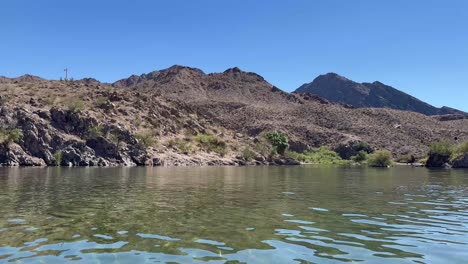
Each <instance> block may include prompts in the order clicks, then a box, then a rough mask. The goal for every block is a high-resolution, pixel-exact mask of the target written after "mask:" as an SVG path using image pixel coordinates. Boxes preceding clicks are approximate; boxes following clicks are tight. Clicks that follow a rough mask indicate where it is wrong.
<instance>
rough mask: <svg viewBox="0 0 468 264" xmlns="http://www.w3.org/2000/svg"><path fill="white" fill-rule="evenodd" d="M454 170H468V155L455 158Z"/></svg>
mask: <svg viewBox="0 0 468 264" xmlns="http://www.w3.org/2000/svg"><path fill="white" fill-rule="evenodd" d="M452 167H453V168H468V153H466V154H464V155H462V156H459V157H458V158H455V159H454V160H453V163H452Z"/></svg>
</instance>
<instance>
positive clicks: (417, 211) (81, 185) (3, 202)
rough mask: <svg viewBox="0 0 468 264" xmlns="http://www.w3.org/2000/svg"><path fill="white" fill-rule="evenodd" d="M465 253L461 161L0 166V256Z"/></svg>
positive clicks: (228, 258) (252, 258) (466, 201)
mask: <svg viewBox="0 0 468 264" xmlns="http://www.w3.org/2000/svg"><path fill="white" fill-rule="evenodd" d="M467 259H468V171H466V170H433V171H430V170H426V169H423V168H410V167H398V168H392V169H371V168H345V167H314V166H302V167H245V168H236V167H210V168H42V169H39V168H0V262H2V261H3V262H18V263H40V262H43V263H63V262H66V261H70V262H73V263H155V262H158V261H160V262H171V261H172V262H179V263H191V262H197V261H199V262H203V263H206V262H208V263H225V262H228V263H238V262H247V263H294V262H297V263H309V262H313V263H328V262H330V263H335V262H341V261H343V262H349V261H356V262H359V261H368V262H379V263H396V262H397V263H405V262H408V263H415V262H421V263H447V262H449V263H465V262H464V261H466V260H467Z"/></svg>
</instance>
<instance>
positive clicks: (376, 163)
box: [367, 150, 392, 167]
mask: <svg viewBox="0 0 468 264" xmlns="http://www.w3.org/2000/svg"><path fill="white" fill-rule="evenodd" d="M367 164H368V165H369V166H371V167H388V166H390V165H392V153H390V151H388V150H378V151H376V152H374V153H372V154H370V155H369V157H368V159H367Z"/></svg>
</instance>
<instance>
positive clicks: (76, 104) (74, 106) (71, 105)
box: [67, 98, 85, 113]
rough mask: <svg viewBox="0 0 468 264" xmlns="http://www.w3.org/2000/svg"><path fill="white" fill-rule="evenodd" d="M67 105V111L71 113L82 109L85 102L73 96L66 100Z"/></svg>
mask: <svg viewBox="0 0 468 264" xmlns="http://www.w3.org/2000/svg"><path fill="white" fill-rule="evenodd" d="M67 107H68V111H70V112H73V113H79V112H81V111H83V110H84V107H85V104H84V102H83V100H81V99H78V98H75V99H72V100H71V101H70V102H68V104H67Z"/></svg>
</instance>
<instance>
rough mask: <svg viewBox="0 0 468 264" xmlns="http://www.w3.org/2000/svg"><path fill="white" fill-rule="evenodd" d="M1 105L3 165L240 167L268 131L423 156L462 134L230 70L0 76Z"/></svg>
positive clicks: (456, 123)
mask: <svg viewBox="0 0 468 264" xmlns="http://www.w3.org/2000/svg"><path fill="white" fill-rule="evenodd" d="M0 104H1V107H0V127H1V128H2V139H3V141H4V142H6V141H8V140H7V139H8V138H13V137H14V133H15V132H17V130H19V131H20V132H21V133H22V134H23V137H22V138H21V139H20V140H18V141H16V143H12V142H9V144H2V145H1V148H2V149H0V163H3V164H7V165H15V164H19V165H46V164H47V165H55V164H61V165H68V164H73V165H151V164H154V165H161V164H165V165H234V164H245V161H243V160H242V159H241V158H240V157H239V156H240V155H241V154H242V152H243V151H244V150H245V149H251V150H252V151H253V152H254V154H255V156H256V160H257V161H256V162H257V163H268V162H271V161H267V160H266V159H265V155H264V154H262V153H261V150H260V149H259V148H258V145H259V140H260V137H259V135H260V133H262V132H264V131H273V130H278V131H282V132H284V133H286V134H287V135H288V136H289V138H290V145H291V149H293V150H296V151H303V150H306V149H308V148H312V147H318V146H322V145H327V146H330V147H335V146H337V145H338V144H340V143H344V142H349V141H364V142H367V143H369V144H370V145H371V147H373V148H375V149H378V148H386V149H389V150H391V151H392V152H393V153H394V154H395V155H399V154H413V155H416V156H422V155H423V154H424V153H426V151H427V146H428V144H430V143H431V142H434V141H438V140H442V139H443V140H450V141H455V140H467V139H468V120H467V119H459V118H448V119H444V118H440V117H438V118H433V117H430V116H426V115H423V114H419V113H413V112H404V111H399V110H393V109H384V108H352V107H350V106H347V105H342V104H339V103H332V102H330V101H327V100H324V99H322V98H320V97H317V96H314V95H309V94H290V93H286V92H283V91H282V90H280V89H278V88H277V87H275V86H273V85H271V84H269V83H268V82H267V81H265V80H264V78H262V77H261V76H259V75H258V74H255V73H249V72H244V71H242V70H240V69H238V68H232V69H228V70H226V71H224V72H222V73H212V74H205V73H204V72H203V71H201V70H199V69H195V68H190V67H183V66H173V67H170V68H168V69H164V70H160V71H154V72H151V73H149V74H143V75H140V76H136V75H134V76H130V77H129V78H126V79H122V80H119V81H117V82H115V83H113V84H104V83H100V82H98V81H97V80H94V79H89V78H88V79H83V80H78V81H73V82H71V81H49V80H43V79H41V78H38V77H36V78H25V79H22V80H18V79H9V78H3V79H2V81H1V82H0ZM15 129H17V130H15ZM200 135H204V136H206V135H209V136H210V137H211V139H210V141H209V143H208V145H207V142H208V141H207V140H206V139H204V138H200ZM209 144H211V145H209Z"/></svg>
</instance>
